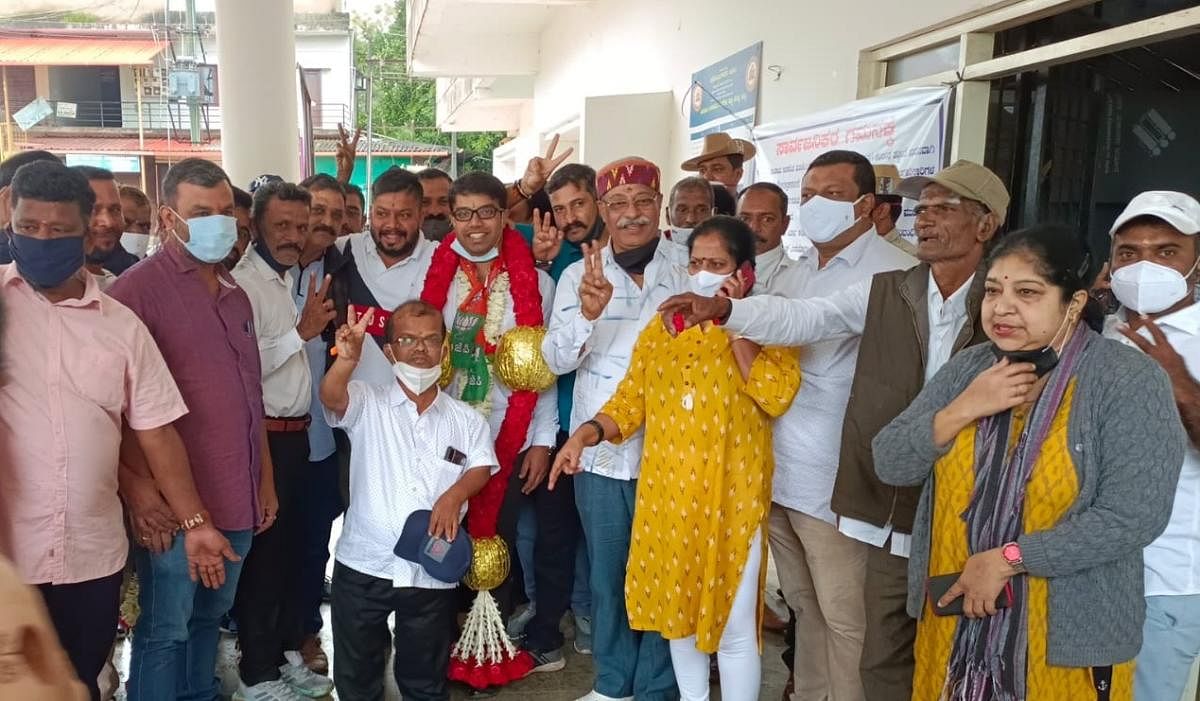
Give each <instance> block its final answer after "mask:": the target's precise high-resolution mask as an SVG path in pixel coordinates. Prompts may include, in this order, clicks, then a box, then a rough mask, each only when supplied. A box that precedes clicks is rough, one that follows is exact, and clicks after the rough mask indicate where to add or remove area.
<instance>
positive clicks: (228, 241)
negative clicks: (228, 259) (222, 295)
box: [171, 209, 237, 265]
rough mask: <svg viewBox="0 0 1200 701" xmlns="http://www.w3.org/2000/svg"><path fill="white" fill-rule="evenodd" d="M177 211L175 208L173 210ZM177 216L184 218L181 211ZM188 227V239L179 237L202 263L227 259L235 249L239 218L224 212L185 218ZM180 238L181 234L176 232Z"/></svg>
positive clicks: (213, 262)
mask: <svg viewBox="0 0 1200 701" xmlns="http://www.w3.org/2000/svg"><path fill="white" fill-rule="evenodd" d="M171 211H172V212H175V210H173V209H172V210H171ZM175 216H176V217H178V218H179V219H183V217H182V216H180V215H179V212H175ZM184 221H186V222H187V229H188V240H187V241H184V240H183V239H179V242H180V243H182V244H183V247H184V248H185V249H187V252H188V253H190V254H192V257H193V258H195V259H196V260H198V261H200V262H201V263H208V264H210V265H212V264H215V263H220V262H221V261H223V260H225V256H227V255H229V252H230V251H232V250H233V244H235V243H237V219H234V218H233V217H229V216H226V215H224V214H210V215H208V216H205V217H192V218H191V219H185V220H184ZM175 238H177V239H178V238H179V234H175Z"/></svg>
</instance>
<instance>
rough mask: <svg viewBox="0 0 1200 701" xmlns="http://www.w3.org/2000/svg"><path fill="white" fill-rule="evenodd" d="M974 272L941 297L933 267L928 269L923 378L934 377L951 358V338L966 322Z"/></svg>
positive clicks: (952, 347)
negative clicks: (952, 290)
mask: <svg viewBox="0 0 1200 701" xmlns="http://www.w3.org/2000/svg"><path fill="white" fill-rule="evenodd" d="M974 279H975V276H974V275H971V277H969V278H967V281H966V282H964V283H963V284H962V285H960V286H959V288H958V289H957V290H955V291H954V292H952V293H951V294H950V296H949V297H942V293H941V290H939V289H938V286H937V282H935V281H934V279H933V271H932V270H930V271H929V290H928V295H929V299H928V308H929V353H928V356H927V357H926V358H925V381H926V382H929V380H931V379H933V376H934V375H936V374H937V371H938V370H941V369H942V366H943V365H945V364H946V361H948V360H950V356H951V354H953V353H954V341H955V340H956V339H957V338H958V332H959V331H961V330H962V327H963V324H965V323H966V322H967V293H968V292H969V291H970V289H971V282H972V281H973V280H974Z"/></svg>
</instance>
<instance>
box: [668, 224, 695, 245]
mask: <svg viewBox="0 0 1200 701" xmlns="http://www.w3.org/2000/svg"><path fill="white" fill-rule="evenodd" d="M693 231H695V229H694V228H693V227H690V226H672V227H671V241H672V242H674V243H677V244H679V245H681V246H686V245H687V242H688V239H689V238H691V236H692V232H693Z"/></svg>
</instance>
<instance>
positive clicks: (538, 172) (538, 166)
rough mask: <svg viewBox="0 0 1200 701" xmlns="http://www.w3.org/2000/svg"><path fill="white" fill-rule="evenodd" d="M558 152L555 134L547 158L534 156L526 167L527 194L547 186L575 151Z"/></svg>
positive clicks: (525, 185)
mask: <svg viewBox="0 0 1200 701" xmlns="http://www.w3.org/2000/svg"><path fill="white" fill-rule="evenodd" d="M557 150H558V134H555V135H554V138H553V139H551V140H550V146H548V147H547V148H546V155H545V156H534V157H533V158H530V159H529V164H528V165H527V166H525V174H524V175H522V176H521V189H522V190H523V191H524V193H525V194H529V195H532V194H533V193H535V192H537V191H538V190H541V189H542V188H543V187H544V186H545V185H546V181H547V180H549V179H550V174H551V173H553V172H554V169H555V168H557V167H559V166H560V165H562V162H563V161H565V160H567V157H568V156H570V155H571V153H572V152H574V151H575V149H574V147H572V148H569V149H567V150H566V151H563V152H562V153H560V154H559V155H557V156H555V155H554V152H555V151H557ZM543 260H544V259H543Z"/></svg>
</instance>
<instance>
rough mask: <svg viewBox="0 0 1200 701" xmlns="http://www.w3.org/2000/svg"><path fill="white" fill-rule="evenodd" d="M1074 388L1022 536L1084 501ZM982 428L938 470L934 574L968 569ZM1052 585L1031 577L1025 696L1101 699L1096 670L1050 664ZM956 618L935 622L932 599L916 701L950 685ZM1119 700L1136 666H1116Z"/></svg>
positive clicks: (960, 442)
mask: <svg viewBox="0 0 1200 701" xmlns="http://www.w3.org/2000/svg"><path fill="white" fill-rule="evenodd" d="M1074 394H1075V383H1074V381H1072V383H1071V384H1070V385H1068V386H1067V391H1066V393H1065V394H1064V395H1063V400H1062V403H1061V404H1060V405H1059V407H1058V413H1057V414H1055V416H1054V420H1053V422H1052V423H1051V424H1050V431H1049V433H1048V434H1047V435H1046V441H1045V443H1043V444H1042V449H1041V453H1040V454H1039V455H1038V458H1037V462H1035V463H1034V465H1033V472H1032V474H1030V476H1029V483H1028V485H1026V490H1025V513H1024V516H1023V523H1022V532H1023V533H1033V532H1036V531H1043V530H1046V529H1048V528H1052V527H1054V526H1055V524H1057V523H1058V522H1059V521H1061V520H1062V517H1063V515H1064V514H1065V513H1066V512H1067V509H1069V508H1070V507H1071V504H1073V503H1074V502H1075V499H1076V497H1077V496H1078V494H1079V483H1078V475H1077V474H1076V472H1075V466H1074V465H1073V464H1072V462H1071V456H1070V453H1069V452H1068V450H1067V445H1068V438H1067V419H1068V417H1069V416H1070V414H1071V400H1072V398H1073V397H1074ZM1026 418H1027V417H1025V416H1018V415H1015V414H1014V416H1013V425H1012V430H1011V431H1010V432H1009V434H1010V438H1009V440H1010V446H1009V447H1010V449H1011V447H1012V445H1013V444H1015V442H1016V438H1017V437H1018V436H1019V435H1020V432H1021V427H1022V426H1023V424H1024V422H1025V419H1026ZM974 464H975V427H974V426H972V427H970V428H967V429H964V430H962V431H960V432H959V434H958V436H957V437H956V438H955V440H954V445H953V446H951V448H950V452H948V453H946V455H944V456H943V457H942V459H941V460H939V461H938V462H937V464H936V465H935V466H934V468H933V473H934V482H933V484H934V492H933V523H932V524H931V528H930V533H932V534H933V536H932V541H931V542H930V548H929V575H930V576H931V577H936V576H938V575H941V574H950V573H952V572H960V571H962V568H963V566H964V565H966V562H967V526H966V522H965V521H964V520H963V519H962V514H963V512H965V511H966V510H967V505H968V504H969V503H970V501H971V494H972V492H973V491H974V488H975V469H974ZM1049 590H1050V587H1049V582H1048V581H1047V580H1046V579H1045V578H1043V577H1032V576H1030V577H1029V589H1028V591H1029V599H1028V605H1027V606H1026V614H1027V625H1028V640H1029V649H1028V653H1027V655H1026V674H1025V691H1026V700H1027V701H1064V700H1066V699H1072V700H1074V699H1079V700H1081V701H1086V700H1087V699H1095V698H1096V691H1095V688H1094V687H1093V686H1092V679H1091V671H1090V670H1089V669H1087V668H1084V667H1055V666H1052V665H1050V664H1049V663H1048V662H1047V661H1046V634H1047V629H1048V623H1049V619H1048V613H1049V605H1048V602H1049ZM957 623H958V617H957V616H935V615H933V613H932V612H931V611H930V608H929V600H928V597H926V600H925V606H924V608H923V609H922V611H921V620H920V621H919V622H918V623H917V643H916V648H915V652H916V658H917V665H916V673H915V675H914V678H913V696H912V697H913V701H918V700H920V701H937V699H938V698H939V696H940V695H941V692H942V686H943V685H944V683H945V679H946V668H947V665H948V664H949V661H950V650H951V647H952V646H953V644H954V629H955V626H956V624H957ZM1110 698H1111V700H1112V701H1129V700H1130V699H1132V698H1133V662H1132V661H1130V662H1126V663H1124V664H1119V665H1114V666H1113V678H1112V690H1111V696H1110Z"/></svg>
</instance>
